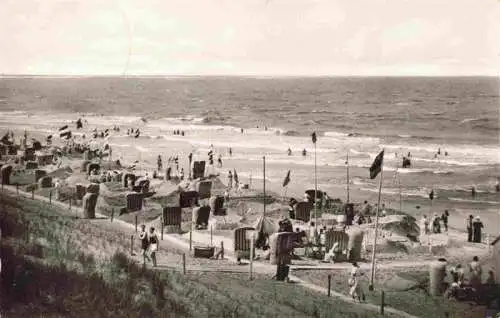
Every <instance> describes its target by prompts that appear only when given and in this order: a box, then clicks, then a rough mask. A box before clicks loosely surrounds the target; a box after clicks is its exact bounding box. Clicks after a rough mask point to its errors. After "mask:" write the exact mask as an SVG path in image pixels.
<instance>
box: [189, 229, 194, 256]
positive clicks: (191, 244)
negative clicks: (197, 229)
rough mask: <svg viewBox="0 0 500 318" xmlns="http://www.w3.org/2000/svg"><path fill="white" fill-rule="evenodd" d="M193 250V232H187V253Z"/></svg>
mask: <svg viewBox="0 0 500 318" xmlns="http://www.w3.org/2000/svg"><path fill="white" fill-rule="evenodd" d="M192 249H193V230H192V229H191V231H189V251H190V252H191V251H192Z"/></svg>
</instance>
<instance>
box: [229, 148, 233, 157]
mask: <svg viewBox="0 0 500 318" xmlns="http://www.w3.org/2000/svg"><path fill="white" fill-rule="evenodd" d="M232 156H233V148H231V147H229V157H232Z"/></svg>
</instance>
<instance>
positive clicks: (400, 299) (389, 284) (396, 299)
mask: <svg viewBox="0 0 500 318" xmlns="http://www.w3.org/2000/svg"><path fill="white" fill-rule="evenodd" d="M328 274H331V275H332V288H333V289H334V290H338V291H343V292H345V293H346V294H347V293H348V291H349V287H348V286H347V280H348V277H349V270H336V271H334V272H331V271H329V272H326V271H318V270H316V271H311V270H300V271H294V275H296V276H298V277H300V278H302V279H304V280H306V281H308V282H311V283H314V284H318V285H323V286H325V287H326V282H327V275H328ZM364 274H365V277H364V278H362V279H361V282H362V286H363V290H364V292H365V295H366V301H367V302H371V303H374V304H380V301H381V291H382V290H383V291H384V293H385V301H384V303H385V304H386V305H387V306H390V307H393V308H396V309H399V310H403V311H405V312H407V313H409V314H412V315H415V316H419V317H436V318H437V317H446V313H448V314H449V317H455V318H459V317H460V318H475V317H477V318H483V317H486V310H485V308H484V307H482V306H473V305H471V304H469V303H466V302H457V301H454V300H448V299H446V298H444V297H432V296H430V295H429V294H428V292H427V290H428V286H429V272H428V268H427V267H424V266H421V265H418V263H416V264H415V267H414V268H392V269H377V271H376V272H375V284H376V286H375V290H374V291H369V290H368V285H369V279H370V271H364Z"/></svg>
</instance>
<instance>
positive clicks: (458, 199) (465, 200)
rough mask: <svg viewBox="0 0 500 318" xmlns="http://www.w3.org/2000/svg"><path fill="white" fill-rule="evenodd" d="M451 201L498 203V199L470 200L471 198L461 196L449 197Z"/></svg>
mask: <svg viewBox="0 0 500 318" xmlns="http://www.w3.org/2000/svg"><path fill="white" fill-rule="evenodd" d="M449 199H450V200H451V201H457V202H467V203H485V204H499V205H500V202H498V201H482V200H472V199H463V198H449Z"/></svg>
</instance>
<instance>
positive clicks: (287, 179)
mask: <svg viewBox="0 0 500 318" xmlns="http://www.w3.org/2000/svg"><path fill="white" fill-rule="evenodd" d="M289 183H290V170H288V172H287V174H286V177H285V180H283V188H284V187H286V186H287V185H288V184H289Z"/></svg>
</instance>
